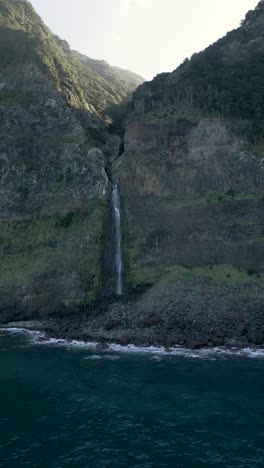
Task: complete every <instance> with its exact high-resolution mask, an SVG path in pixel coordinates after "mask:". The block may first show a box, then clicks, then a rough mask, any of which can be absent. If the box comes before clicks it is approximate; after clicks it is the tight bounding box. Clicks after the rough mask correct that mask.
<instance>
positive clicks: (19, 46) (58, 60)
mask: <svg viewBox="0 0 264 468" xmlns="http://www.w3.org/2000/svg"><path fill="white" fill-rule="evenodd" d="M24 63H33V64H37V65H38V66H39V67H40V69H41V70H42V72H43V74H44V75H45V76H46V77H48V78H49V79H50V80H51V81H52V82H53V83H54V85H55V86H56V88H57V90H58V91H60V92H62V93H63V95H64V96H65V98H66V100H67V102H68V104H69V105H70V106H72V107H74V108H76V109H81V110H86V111H88V112H89V113H91V114H93V115H94V116H95V117H97V118H103V119H106V120H108V117H107V116H106V115H105V114H107V112H108V109H109V108H111V107H112V106H113V105H116V104H118V103H119V102H121V101H122V100H123V99H124V98H125V97H126V96H127V95H128V94H129V93H131V92H132V91H134V90H135V89H136V87H137V86H138V85H139V84H140V83H142V81H143V79H142V78H141V77H139V76H137V75H134V74H133V73H132V72H128V71H126V70H120V69H118V68H115V67H110V66H109V65H108V64H107V63H106V62H101V61H96V60H92V59H89V58H88V57H85V56H81V55H80V54H78V53H77V52H73V51H71V50H70V47H69V46H68V44H67V42H65V41H62V40H61V39H60V38H58V37H57V36H54V35H53V34H52V33H51V31H50V30H49V29H48V28H47V27H46V26H45V24H44V23H43V21H42V20H41V18H40V17H39V16H38V15H37V14H36V13H35V11H34V9H33V7H32V5H31V4H30V3H29V2H27V1H21V2H16V1H14V0H1V4H0V72H5V73H12V72H13V71H14V70H15V69H17V67H18V68H19V67H20V66H22V64H24ZM7 93H8V91H7ZM17 97H18V98H19V96H17ZM14 103H16V96H14V95H12V96H11V97H8V96H6V97H5V98H3V99H1V95H0V105H1V104H3V105H14Z"/></svg>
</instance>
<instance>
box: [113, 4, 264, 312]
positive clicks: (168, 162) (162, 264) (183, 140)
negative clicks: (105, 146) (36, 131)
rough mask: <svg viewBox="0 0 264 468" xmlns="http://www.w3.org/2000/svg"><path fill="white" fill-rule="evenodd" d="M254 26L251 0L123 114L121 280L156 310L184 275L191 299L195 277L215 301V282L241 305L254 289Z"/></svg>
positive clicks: (257, 168) (259, 280)
mask: <svg viewBox="0 0 264 468" xmlns="http://www.w3.org/2000/svg"><path fill="white" fill-rule="evenodd" d="M263 24H264V10H263V2H260V3H259V5H258V7H257V9H256V10H255V11H252V12H249V13H248V15H247V17H246V19H245V21H244V22H243V24H242V26H241V28H239V29H238V30H236V31H233V32H231V33H229V34H228V35H227V36H226V37H225V38H223V39H221V40H220V41H218V42H217V43H216V44H214V45H213V46H211V47H209V48H208V49H206V50H205V51H204V52H202V53H200V54H195V56H194V57H193V58H192V59H191V60H190V61H188V60H187V61H185V62H184V64H183V65H182V66H180V67H179V69H177V70H176V71H175V72H173V73H172V74H163V75H160V76H158V77H156V78H155V79H154V80H153V81H152V82H150V83H145V84H143V85H142V86H140V87H139V88H138V90H137V91H136V92H135V94H134V97H133V101H132V104H131V106H130V108H129V112H128V114H127V116H126V123H125V138H124V146H125V152H124V154H123V155H122V159H121V160H120V161H118V163H117V164H116V165H115V175H116V177H117V178H118V180H119V183H120V187H121V193H122V194H123V203H124V211H125V213H126V224H125V226H124V229H125V236H126V245H127V250H126V256H127V263H128V265H129V268H128V269H127V278H126V279H127V283H128V285H129V287H130V288H131V289H132V290H133V289H135V288H136V289H138V290H140V291H141V290H144V288H145V287H146V286H150V285H152V286H153V293H152V294H153V297H154V296H155V295H156V293H155V292H154V291H159V294H160V298H163V303H164V304H167V305H166V306H165V308H166V307H169V305H168V303H167V299H168V297H170V298H171V299H170V300H169V299H168V301H169V302H170V303H171V301H172V298H173V297H174V296H173V294H172V293H170V292H169V290H170V287H171V288H172V289H173V290H174V294H176V292H175V288H176V290H178V293H179V295H180V294H181V292H180V291H181V288H182V287H183V285H185V283H186V281H187V282H188V284H189V285H190V287H192V288H193V291H195V294H196V296H197V301H198V302H199V300H201V301H203V299H202V298H201V294H200V289H201V287H202V286H201V285H202V284H203V281H204V282H205V283H204V284H205V288H204V289H205V291H207V293H208V294H209V291H211V292H212V291H213V290H214V288H216V289H217V291H218V293H217V294H218V295H219V296H218V300H219V301H223V296H222V297H221V294H220V290H221V287H224V286H223V285H227V287H230V297H232V295H234V291H233V289H232V288H234V287H235V288H237V289H236V291H237V292H238V291H240V293H241V304H242V302H243V301H244V300H245V297H243V298H242V296H243V294H242V291H243V288H245V287H246V288H247V287H248V285H252V282H253V284H254V285H255V286H254V287H256V288H257V289H255V293H256V297H259V295H261V287H263V272H264V262H263V258H264V257H263V253H264V236H263V232H264V231H263V215H264V198H263V187H264V152H263V137H264V132H263V128H264V127H263V122H264V120H263V116H264V105H263V96H264V92H263V87H262V67H263V51H264V38H263V29H262V28H261V25H263ZM253 44H254V53H253ZM182 268H183V269H182ZM197 277H198V278H200V280H199V281H198V282H197ZM164 278H166V281H165V280H164ZM208 278H210V279H211V282H210V281H209V283H208ZM192 280H193V285H192ZM175 284H177V287H176V286H175ZM160 285H163V286H162V287H161V286H160ZM168 285H170V287H169V286H168ZM191 285H192V286H191ZM187 289H188V288H187ZM257 290H258V292H256V291H257ZM231 291H233V292H232V293H231ZM244 291H245V289H244ZM207 293H206V294H207ZM206 294H205V296H206ZM214 294H216V293H213V294H212V296H213V295H214ZM174 300H176V296H175V297H174ZM207 300H208V298H207V299H206V301H207ZM187 301H188V298H187ZM251 301H252V303H253V302H254V300H253V298H251ZM231 302H232V300H231V299H230V303H231ZM155 303H157V297H156V299H155V300H154V301H153V306H154V304H155ZM203 305H204V306H205V307H207V306H208V305H206V302H205V303H204V301H203ZM192 307H193V303H192V304H191V303H190V304H189V309H190V308H192ZM197 307H198V306H197ZM235 307H237V306H235ZM178 308H179V304H178V303H177V305H176V304H175V313H176V314H177V313H178V312H179V310H178V312H177V310H176V309H178Z"/></svg>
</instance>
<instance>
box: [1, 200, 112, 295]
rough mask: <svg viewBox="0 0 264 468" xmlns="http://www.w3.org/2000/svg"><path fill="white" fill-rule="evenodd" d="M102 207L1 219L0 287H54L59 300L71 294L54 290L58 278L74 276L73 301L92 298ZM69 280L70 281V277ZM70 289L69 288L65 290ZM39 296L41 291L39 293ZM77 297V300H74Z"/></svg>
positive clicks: (98, 278) (96, 287) (97, 272)
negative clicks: (18, 218) (74, 211)
mask: <svg viewBox="0 0 264 468" xmlns="http://www.w3.org/2000/svg"><path fill="white" fill-rule="evenodd" d="M104 209H105V207H104V206H100V204H99V205H98V206H97V205H96V207H94V208H91V210H89V211H87V212H86V213H67V214H65V215H56V216H52V217H46V218H36V219H33V220H21V221H15V220H14V221H1V222H0V230H1V235H0V246H1V257H0V288H3V287H4V285H9V284H10V283H12V284H13V285H14V286H16V288H21V287H22V288H26V289H29V290H30V291H32V294H33V292H34V288H35V287H36V286H35V283H36V282H37V284H39V286H38V289H39V290H40V291H42V286H41V284H42V283H43V288H44V290H45V292H46V293H47V294H51V290H52V288H57V291H56V295H57V296H58V298H59V299H60V300H61V302H64V303H66V302H67V301H68V300H69V299H70V298H69V297H68V296H69V295H71V294H72V292H71V285H69V286H68V291H67V288H65V289H64V288H63V287H62V286H63V285H61V287H62V290H61V291H60V290H59V289H58V282H60V280H59V278H60V277H62V278H63V277H65V281H66V278H71V276H72V277H73V278H74V282H75V283H76V285H75V286H74V284H73V285H72V288H74V287H75V289H76V291H75V292H74V294H73V297H74V300H75V301H77V302H78V301H79V302H81V303H83V302H86V303H87V302H88V303H89V302H91V301H93V300H95V299H96V295H97V293H98V291H99V287H100V281H101V264H100V259H101V249H102V247H101V241H100V239H101V235H102V225H101V224H102V223H101V219H102V217H103V214H102V210H104ZM69 281H70V280H69ZM69 291H70V292H69ZM38 294H40V293H38ZM77 297H78V299H77Z"/></svg>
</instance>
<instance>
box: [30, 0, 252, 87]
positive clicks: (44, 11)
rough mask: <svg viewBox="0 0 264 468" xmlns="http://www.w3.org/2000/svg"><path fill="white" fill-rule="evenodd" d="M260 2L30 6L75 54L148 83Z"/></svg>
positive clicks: (51, 2) (37, 1) (92, 1)
mask: <svg viewBox="0 0 264 468" xmlns="http://www.w3.org/2000/svg"><path fill="white" fill-rule="evenodd" d="M258 1H259V0H31V2H32V4H33V6H34V7H35V8H36V10H37V12H38V13H39V14H40V15H41V16H42V18H43V19H44V21H45V22H46V24H47V25H48V26H49V28H50V29H51V30H52V31H53V32H54V33H56V34H58V35H59V36H60V37H61V38H63V39H66V40H67V41H68V42H69V43H70V45H71V47H72V48H73V49H76V50H78V51H79V52H82V53H84V54H86V55H88V56H89V57H92V58H98V59H105V60H106V61H107V62H109V63H110V64H111V65H118V66H120V67H123V68H128V69H130V70H133V71H135V72H137V73H139V74H140V75H142V76H143V77H144V78H146V79H151V78H152V77H153V76H154V75H156V74H157V73H160V72H163V71H171V70H174V69H175V68H176V67H177V66H178V65H179V64H180V63H181V62H182V61H183V59H184V58H185V57H190V56H191V55H192V54H193V53H194V52H198V51H199V50H202V49H204V48H205V47H206V46H208V45H209V44H211V43H212V42H215V41H216V40H217V39H218V38H219V37H222V36H223V35H224V34H225V33H226V32H227V31H230V30H231V29H234V28H235V27H237V26H239V24H240V21H241V19H243V18H244V16H245V14H246V12H247V11H248V10H250V9H253V8H255V6H256V5H257V4H258Z"/></svg>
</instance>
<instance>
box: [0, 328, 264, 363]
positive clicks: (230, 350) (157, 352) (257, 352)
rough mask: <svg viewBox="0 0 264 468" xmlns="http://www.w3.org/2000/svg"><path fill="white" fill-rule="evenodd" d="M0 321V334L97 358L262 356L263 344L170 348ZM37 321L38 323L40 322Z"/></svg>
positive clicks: (263, 353) (263, 352) (260, 357)
mask: <svg viewBox="0 0 264 468" xmlns="http://www.w3.org/2000/svg"><path fill="white" fill-rule="evenodd" d="M10 325H12V326H10ZM13 325H14V324H13V323H11V324H7V325H0V336H1V335H8V334H21V333H22V334H25V335H27V336H28V337H29V338H30V342H31V344H33V345H48V346H62V347H65V348H68V349H69V348H82V349H87V350H90V351H95V352H96V354H95V355H93V356H91V358H94V359H95V358H97V359H99V358H100V357H101V355H102V354H107V353H123V354H124V353H130V354H131V353H132V354H148V355H153V357H154V358H155V357H156V358H157V359H158V358H159V357H162V356H172V357H173V356H174V357H186V358H193V359H197V358H200V359H215V358H217V357H228V356H230V357H232V356H239V357H245V358H259V359H264V346H256V345H248V346H230V347H227V346H218V347H201V348H197V349H191V348H186V347H184V346H181V345H175V346H172V347H170V348H166V347H164V346H153V345H150V346H139V345H136V344H134V343H128V344H127V345H122V344H119V343H114V342H110V341H109V342H102V341H101V342H100V341H81V340H77V339H66V338H57V337H55V336H52V334H50V333H46V332H45V331H44V330H43V328H44V327H43V325H44V324H42V327H41V326H40V327H38V328H39V329H38V330H37V329H33V328H32V327H33V325H35V326H36V325H37V323H36V322H33V321H30V322H29V324H28V326H26V323H25V322H23V326H22V323H19V322H18V323H17V324H16V326H13ZM39 325H40V323H39Z"/></svg>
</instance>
